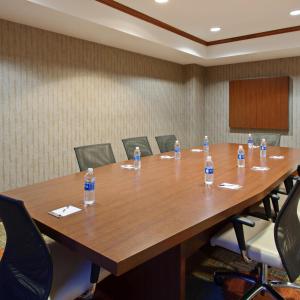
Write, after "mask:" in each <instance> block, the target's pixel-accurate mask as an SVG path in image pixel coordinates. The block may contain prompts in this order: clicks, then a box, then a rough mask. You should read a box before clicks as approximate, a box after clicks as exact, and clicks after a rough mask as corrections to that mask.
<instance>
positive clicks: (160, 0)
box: [155, 0, 169, 4]
mask: <svg viewBox="0 0 300 300" xmlns="http://www.w3.org/2000/svg"><path fill="white" fill-rule="evenodd" d="M168 1H169V0H155V2H156V3H160V4H162V3H167V2H168Z"/></svg>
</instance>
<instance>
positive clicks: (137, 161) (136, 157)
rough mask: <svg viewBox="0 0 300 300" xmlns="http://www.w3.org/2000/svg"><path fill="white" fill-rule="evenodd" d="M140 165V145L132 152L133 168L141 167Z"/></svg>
mask: <svg viewBox="0 0 300 300" xmlns="http://www.w3.org/2000/svg"><path fill="white" fill-rule="evenodd" d="M141 165H142V164H141V150H140V147H135V150H134V153H133V167H134V169H135V170H138V169H140V168H141Z"/></svg>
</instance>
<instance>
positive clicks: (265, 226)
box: [210, 216, 283, 268]
mask: <svg viewBox="0 0 300 300" xmlns="http://www.w3.org/2000/svg"><path fill="white" fill-rule="evenodd" d="M247 218H248V219H250V220H253V221H254V222H255V227H248V226H243V228H244V236H245V242H246V246H247V255H248V257H249V258H251V259H252V260H254V261H256V262H261V263H266V264H268V265H269V266H272V267H277V268H283V267H282V263H281V259H280V256H279V253H278V252H277V248H276V245H275V240H274V223H271V222H269V221H266V220H263V219H259V218H256V217H253V216H247ZM210 242H211V245H212V246H219V247H222V248H225V249H228V250H230V251H232V252H235V253H240V249H239V246H238V242H237V239H236V234H235V231H234V229H233V226H232V225H231V224H229V225H228V226H226V227H225V228H224V230H222V231H221V232H219V233H218V234H216V235H215V236H213V237H212V238H211V241H210Z"/></svg>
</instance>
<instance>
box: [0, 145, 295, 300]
mask: <svg viewBox="0 0 300 300" xmlns="http://www.w3.org/2000/svg"><path fill="white" fill-rule="evenodd" d="M245 148H246V147H245ZM237 149H238V145H237V144H218V145H212V146H211V149H210V150H211V155H212V158H213V161H214V164H215V183H214V185H213V186H212V187H207V186H205V184H204V173H203V169H204V161H205V154H204V153H203V152H201V153H195V152H191V151H190V149H188V150H185V151H183V152H182V159H181V160H179V161H176V160H173V159H172V160H162V159H160V155H154V156H150V157H144V158H142V169H141V170H139V171H134V170H126V169H123V168H121V167H120V166H121V164H122V163H116V164H112V165H107V166H104V167H101V168H97V169H95V175H96V181H97V183H96V204H95V205H94V206H91V207H87V208H84V207H83V175H84V173H82V172H81V173H75V174H72V175H68V176H65V177H60V178H56V179H53V180H49V181H47V182H43V183H39V184H34V185H31V186H26V187H23V188H18V189H15V190H12V191H8V192H5V193H3V194H5V195H7V196H11V197H14V198H17V199H21V200H23V201H24V202H25V205H26V208H27V209H28V211H29V213H30V215H31V216H32V217H33V219H34V220H35V221H36V222H37V224H38V226H39V227H40V229H41V230H42V231H43V232H44V233H45V234H47V235H49V236H50V237H52V238H53V239H55V240H57V241H59V242H61V243H62V244H64V245H66V246H68V247H69V248H71V249H73V250H75V251H78V252H80V253H81V254H83V255H84V256H86V257H87V258H89V259H90V260H91V261H93V262H94V263H96V264H98V265H100V266H102V267H104V268H106V269H107V270H109V271H110V272H112V273H113V274H114V275H117V276H120V278H122V276H123V278H126V280H125V281H126V284H124V286H126V288H125V287H124V286H123V287H124V290H123V291H122V293H123V295H122V299H127V298H126V297H125V296H124V291H125V289H126V293H127V292H128V291H127V290H128V287H129V286H130V285H131V287H132V288H131V290H130V292H128V293H131V294H130V296H128V299H143V300H145V299H155V300H157V299H172V300H176V299H184V260H183V259H182V257H183V254H182V251H183V248H182V245H183V244H184V243H185V242H186V241H188V240H190V239H191V238H193V237H195V236H197V235H199V234H200V233H202V232H205V231H206V230H208V229H209V228H211V227H212V226H214V225H216V224H218V223H220V222H221V221H224V220H225V219H226V218H228V217H230V216H231V215H233V214H236V213H239V212H241V211H242V210H244V209H245V208H247V207H249V206H251V205H253V204H255V203H257V202H259V201H260V200H262V199H263V198H264V196H266V195H267V194H268V193H269V192H270V191H271V190H272V189H274V188H275V187H276V186H278V185H279V184H280V183H281V182H282V181H283V180H284V179H285V178H286V177H287V176H289V175H290V174H291V173H293V172H294V171H295V170H296V168H297V164H298V163H299V162H300V150H299V149H291V148H285V147H269V148H268V156H269V155H284V156H285V158H284V159H283V160H274V159H270V158H267V159H266V160H264V161H261V160H260V158H259V149H253V150H252V151H250V152H248V151H247V150H246V168H244V169H243V168H237V163H236V159H237ZM123 163H124V162H123ZM254 165H257V166H258V165H267V166H268V167H270V170H269V171H267V172H255V171H252V170H250V167H252V166H254ZM221 182H231V183H238V184H240V185H242V186H243V188H242V189H241V190H235V191H232V190H224V189H220V188H218V187H217V185H218V184H220V183H221ZM70 204H72V205H74V206H77V207H81V208H83V210H82V211H81V212H79V213H77V214H74V215H70V216H68V217H64V218H55V217H53V216H51V215H49V214H48V212H49V211H51V210H53V209H56V208H59V207H62V206H65V205H70ZM125 273H126V274H125ZM137 281H141V282H142V283H139V284H137Z"/></svg>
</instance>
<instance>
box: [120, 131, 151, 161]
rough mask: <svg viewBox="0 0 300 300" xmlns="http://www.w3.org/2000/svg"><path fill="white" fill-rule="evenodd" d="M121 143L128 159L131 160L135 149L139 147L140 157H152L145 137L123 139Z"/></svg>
mask: <svg viewBox="0 0 300 300" xmlns="http://www.w3.org/2000/svg"><path fill="white" fill-rule="evenodd" d="M122 142H123V145H124V148H125V151H126V154H127V157H128V159H133V152H134V149H135V147H140V150H141V156H150V155H153V153H152V150H151V147H150V144H149V141H148V138H147V137H146V136H140V137H134V138H129V139H123V140H122Z"/></svg>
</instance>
